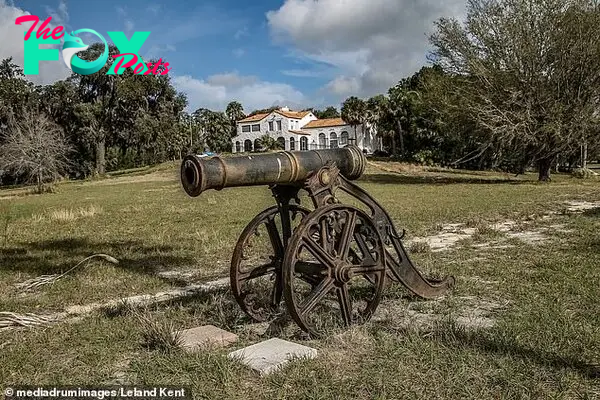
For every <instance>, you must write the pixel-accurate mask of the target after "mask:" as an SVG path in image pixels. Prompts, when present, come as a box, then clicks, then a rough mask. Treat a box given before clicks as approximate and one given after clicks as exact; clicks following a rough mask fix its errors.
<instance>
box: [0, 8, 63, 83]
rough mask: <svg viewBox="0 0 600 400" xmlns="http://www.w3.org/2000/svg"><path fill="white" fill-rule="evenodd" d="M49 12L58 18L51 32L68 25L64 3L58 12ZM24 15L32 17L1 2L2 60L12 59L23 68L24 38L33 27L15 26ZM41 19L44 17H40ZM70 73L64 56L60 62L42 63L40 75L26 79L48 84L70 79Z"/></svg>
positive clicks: (0, 51)
mask: <svg viewBox="0 0 600 400" xmlns="http://www.w3.org/2000/svg"><path fill="white" fill-rule="evenodd" d="M48 11H49V14H50V16H53V15H54V16H55V17H56V18H53V19H52V23H51V24H50V29H51V30H52V29H53V28H54V27H55V26H56V25H62V24H64V23H66V22H67V21H68V19H69V14H68V12H67V7H66V4H65V3H64V2H61V3H60V4H59V7H58V10H56V11H55V10H48ZM22 15H30V13H29V12H27V11H25V10H22V9H20V8H17V7H15V6H14V5H12V4H10V3H7V2H6V1H5V0H0V37H1V38H2V45H1V46H0V60H3V59H5V58H8V57H12V58H13V62H14V63H15V64H17V65H19V66H21V67H23V65H24V60H23V57H24V56H23V36H24V35H25V32H26V31H27V30H28V29H29V28H30V27H31V22H28V23H25V24H23V25H15V19H17V17H20V16H22ZM40 18H43V17H42V16H40ZM56 20H59V22H60V23H59V24H55V21H56ZM40 23H41V21H40ZM57 46H58V45H57ZM55 47H56V46H55ZM70 73H71V71H70V70H69V69H68V68H67V67H66V66H65V64H64V63H63V61H62V56H60V55H59V60H58V61H41V62H40V73H39V74H38V75H26V78H27V79H29V80H30V81H32V82H34V83H36V84H48V83H52V82H56V81H58V80H61V79H64V78H66V77H68V76H69V75H70Z"/></svg>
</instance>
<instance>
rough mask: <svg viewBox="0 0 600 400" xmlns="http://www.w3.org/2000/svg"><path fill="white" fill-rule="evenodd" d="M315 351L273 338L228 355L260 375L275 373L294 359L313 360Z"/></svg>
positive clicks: (315, 354)
mask: <svg viewBox="0 0 600 400" xmlns="http://www.w3.org/2000/svg"><path fill="white" fill-rule="evenodd" d="M316 356H317V350H316V349H313V348H311V347H307V346H302V345H300V344H297V343H292V342H288V341H286V340H282V339H278V338H273V339H269V340H265V341H264V342H260V343H256V344H253V345H252V346H248V347H245V348H243V349H239V350H236V351H234V352H231V353H229V357H230V358H232V359H236V360H239V361H240V362H241V363H243V364H245V365H247V366H248V367H250V368H252V369H253V370H255V371H258V372H259V373H260V374H261V375H267V374H270V373H271V372H274V371H277V370H278V369H280V368H281V367H282V366H284V365H285V364H286V363H288V362H289V361H291V360H293V359H294V358H315V357H316Z"/></svg>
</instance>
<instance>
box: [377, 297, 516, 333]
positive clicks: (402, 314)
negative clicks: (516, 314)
mask: <svg viewBox="0 0 600 400" xmlns="http://www.w3.org/2000/svg"><path fill="white" fill-rule="evenodd" d="M450 299H451V298H450V297H442V298H440V299H436V300H429V301H423V302H415V303H411V304H409V305H408V306H405V305H403V304H402V303H401V302H399V301H394V300H384V301H382V302H381V304H380V305H379V307H378V308H377V312H376V313H375V315H374V316H373V321H375V322H386V323H388V324H390V325H391V326H394V327H396V328H401V329H413V330H419V331H431V330H434V329H435V328H436V326H437V325H438V324H439V323H440V322H443V321H451V322H453V323H455V324H456V325H457V326H459V327H462V328H464V329H468V330H475V329H489V328H492V327H494V326H495V324H496V317H497V316H498V314H499V313H500V312H502V311H503V310H505V309H506V307H507V305H508V302H507V301H506V302H497V301H492V300H489V299H483V298H478V297H475V296H460V297H454V298H452V304H450V302H449V300H450Z"/></svg>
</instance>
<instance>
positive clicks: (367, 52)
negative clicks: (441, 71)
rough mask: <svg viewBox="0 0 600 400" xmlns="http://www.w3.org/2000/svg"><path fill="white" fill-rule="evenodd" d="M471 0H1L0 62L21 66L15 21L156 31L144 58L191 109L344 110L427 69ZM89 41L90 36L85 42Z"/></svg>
mask: <svg viewBox="0 0 600 400" xmlns="http://www.w3.org/2000/svg"><path fill="white" fill-rule="evenodd" d="M465 5H466V0H444V1H440V0H208V1H205V0H196V1H187V0H179V1H176V2H175V1H172V0H169V1H166V0H121V1H116V0H102V1H96V0H0V37H2V40H1V41H0V59H4V58H6V57H11V56H12V57H13V59H14V62H15V63H16V64H19V65H23V32H24V31H25V30H26V29H28V28H29V26H30V24H31V23H27V24H24V25H23V26H16V25H15V24H14V20H15V19H16V18H17V17H18V16H20V15H25V14H33V15H37V16H39V17H40V19H41V20H44V19H46V18H47V17H48V16H52V17H53V19H52V22H51V24H53V25H55V26H56V25H63V26H65V27H66V29H67V30H68V31H69V32H70V31H74V30H77V29H82V28H89V29H93V30H95V31H98V32H99V33H101V34H102V35H103V36H105V37H106V39H107V40H109V38H108V35H104V34H105V32H107V31H123V32H125V34H126V35H127V37H130V35H131V34H132V33H133V32H135V31H150V32H151V33H150V36H149V38H148V40H147V41H146V42H145V43H144V45H143V47H142V49H141V51H140V55H141V56H142V58H144V59H147V60H148V59H150V58H162V59H163V60H165V61H168V62H169V64H170V67H171V68H172V69H171V71H170V72H169V75H170V76H171V79H172V82H173V84H174V85H175V87H176V88H177V89H178V90H179V91H182V92H184V93H185V94H186V95H187V98H188V102H189V105H188V110H189V111H193V110H196V109H197V108H200V107H205V108H210V109H213V110H224V109H225V106H226V105H227V103H229V102H230V101H232V100H237V101H240V102H241V103H242V105H243V106H244V109H245V111H246V112H250V111H252V110H254V109H258V108H268V107H271V106H275V105H278V106H288V107H289V108H291V109H300V108H306V107H316V108H324V107H325V106H328V105H333V106H335V107H338V108H339V107H340V104H341V102H343V101H344V100H345V99H346V98H348V97H349V96H358V97H361V98H366V97H369V96H373V95H375V94H378V93H385V92H386V91H387V89H388V88H389V87H391V86H393V85H394V84H396V83H397V82H398V81H399V80H400V79H402V78H404V77H407V76H410V75H411V74H412V73H414V72H416V71H418V70H419V69H420V68H421V67H422V66H423V65H427V58H426V56H427V54H428V52H429V51H430V50H431V48H430V45H429V41H428V35H429V34H431V33H432V31H433V27H434V24H433V23H434V21H436V20H437V19H439V18H440V17H455V18H458V19H462V18H463V17H464V12H465ZM82 39H83V40H84V42H85V43H86V44H90V43H91V41H89V40H90V39H89V38H86V37H83V36H82ZM69 73H70V71H69V70H68V69H67V67H66V66H65V65H64V63H63V62H62V61H58V62H57V61H54V62H42V63H40V74H39V75H37V76H36V75H30V76H28V79H30V80H32V81H34V82H35V83H43V84H47V83H52V82H54V81H56V80H59V79H63V78H65V77H66V76H68V75H69Z"/></svg>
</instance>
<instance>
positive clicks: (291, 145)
mask: <svg viewBox="0 0 600 400" xmlns="http://www.w3.org/2000/svg"><path fill="white" fill-rule="evenodd" d="M290 150H296V139H294V138H293V137H291V138H290Z"/></svg>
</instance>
